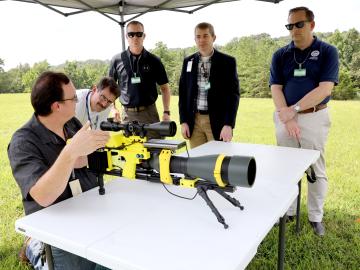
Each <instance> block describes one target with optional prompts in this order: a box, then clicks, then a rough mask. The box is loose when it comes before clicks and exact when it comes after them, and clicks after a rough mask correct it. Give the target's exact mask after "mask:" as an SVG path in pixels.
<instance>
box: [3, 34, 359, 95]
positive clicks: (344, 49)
mask: <svg viewBox="0 0 360 270" xmlns="http://www.w3.org/2000/svg"><path fill="white" fill-rule="evenodd" d="M315 35H316V36H317V37H318V38H320V39H322V40H324V41H326V42H328V43H330V44H332V45H334V46H336V47H337V49H338V51H339V57H340V80H339V81H340V82H339V85H338V86H336V87H335V90H334V91H333V94H332V97H333V98H334V99H341V100H348V99H355V98H359V95H360V33H359V32H358V31H357V30H356V29H354V28H353V29H350V30H348V31H344V32H340V31H338V30H336V31H335V32H331V33H316V34H315ZM289 42H290V39H289V37H280V38H271V36H270V35H268V34H260V35H253V36H247V37H240V38H234V39H233V40H231V41H230V42H228V43H227V44H225V45H224V46H217V49H218V50H220V51H222V52H224V53H227V54H230V55H232V56H234V57H235V58H236V61H237V71H238V76H239V79H240V88H241V96H242V97H255V98H266V97H270V96H271V93H270V90H269V85H268V82H269V74H270V69H269V67H270V63H271V58H272V54H273V53H274V52H275V51H276V50H277V49H278V48H280V47H282V46H285V45H286V44H288V43H289ZM150 51H151V52H152V53H154V54H155V55H157V56H159V57H160V58H161V60H162V62H163V63H164V65H165V68H166V71H167V74H168V78H169V84H170V87H171V90H172V93H173V94H174V95H177V94H178V81H179V77H180V73H181V67H182V63H183V59H184V57H185V56H188V55H190V54H192V53H194V52H196V51H197V49H196V47H195V46H193V47H190V48H176V49H171V48H168V47H167V46H166V44H164V43H163V42H158V43H157V44H156V46H155V48H154V49H152V50H150ZM4 64H5V63H4V61H3V60H2V59H1V55H0V93H22V92H30V90H31V87H32V85H33V83H34V81H35V79H36V78H37V77H38V75H39V74H41V73H42V72H43V71H46V70H54V71H62V72H64V73H66V74H67V75H68V76H69V77H70V78H71V79H72V81H73V83H74V85H75V87H76V88H78V89H81V88H90V87H91V86H92V85H93V84H96V83H97V82H98V81H99V80H100V78H101V77H103V76H106V74H107V72H108V68H109V61H108V60H105V61H103V60H87V61H67V62H65V63H64V64H62V65H59V66H51V65H50V64H49V63H48V62H47V61H46V60H45V61H41V62H38V63H35V64H34V65H33V66H31V67H30V65H28V64H21V65H19V66H17V67H16V68H13V69H10V70H9V71H4V69H3V67H4Z"/></svg>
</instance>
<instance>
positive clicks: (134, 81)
mask: <svg viewBox="0 0 360 270" xmlns="http://www.w3.org/2000/svg"><path fill="white" fill-rule="evenodd" d="M131 83H132V84H138V83H141V78H140V77H136V74H134V77H131Z"/></svg>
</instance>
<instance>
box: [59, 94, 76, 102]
mask: <svg viewBox="0 0 360 270" xmlns="http://www.w3.org/2000/svg"><path fill="white" fill-rule="evenodd" d="M67 100H71V101H75V102H78V100H79V99H78V97H77V95H76V94H75V95H74V96H73V97H72V98H65V99H61V100H59V101H67Z"/></svg>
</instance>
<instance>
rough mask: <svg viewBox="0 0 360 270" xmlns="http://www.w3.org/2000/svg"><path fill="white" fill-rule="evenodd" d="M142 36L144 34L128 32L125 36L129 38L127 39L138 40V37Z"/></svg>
mask: <svg viewBox="0 0 360 270" xmlns="http://www.w3.org/2000/svg"><path fill="white" fill-rule="evenodd" d="M143 35H144V32H128V33H127V36H128V37H129V38H133V37H135V36H136V37H138V38H140V37H142V36H143Z"/></svg>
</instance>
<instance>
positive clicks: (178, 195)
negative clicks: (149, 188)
mask: <svg viewBox="0 0 360 270" xmlns="http://www.w3.org/2000/svg"><path fill="white" fill-rule="evenodd" d="M162 185H163V187H164V188H165V190H166V191H167V192H169V193H170V194H171V195H173V196H175V197H178V198H181V199H185V200H190V201H191V200H193V199H195V198H196V196H197V195H198V193H199V192H198V191H197V192H196V193H195V195H194V197H192V198H187V197H183V196H180V195H177V194H175V193H172V192H171V191H170V190H168V188H167V187H166V186H165V184H162Z"/></svg>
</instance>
